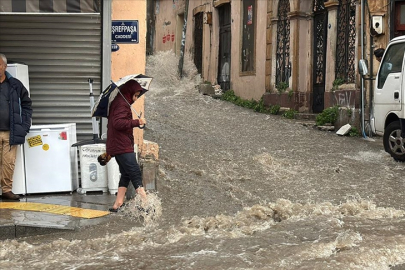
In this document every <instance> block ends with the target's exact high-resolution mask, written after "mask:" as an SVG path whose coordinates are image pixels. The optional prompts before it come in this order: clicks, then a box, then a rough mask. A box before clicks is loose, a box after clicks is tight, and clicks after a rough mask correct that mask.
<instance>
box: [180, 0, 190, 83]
mask: <svg viewBox="0 0 405 270" xmlns="http://www.w3.org/2000/svg"><path fill="white" fill-rule="evenodd" d="M188 2H189V0H186V7H185V10H184V25H183V34H182V37H181V47H180V59H179V71H178V73H179V78H180V79H181V78H182V77H183V64H184V49H185V45H186V30H187V17H188Z"/></svg>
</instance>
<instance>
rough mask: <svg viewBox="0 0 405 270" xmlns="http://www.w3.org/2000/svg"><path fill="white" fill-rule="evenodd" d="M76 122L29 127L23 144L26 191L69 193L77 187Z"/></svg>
mask: <svg viewBox="0 0 405 270" xmlns="http://www.w3.org/2000/svg"><path fill="white" fill-rule="evenodd" d="M74 143H76V125H75V124H60V125H41V126H31V129H30V132H29V133H28V134H27V136H26V140H25V143H24V161H25V182H26V191H27V194H33V193H50V192H72V191H74V190H76V189H77V187H78V162H77V149H76V147H71V146H72V144H74Z"/></svg>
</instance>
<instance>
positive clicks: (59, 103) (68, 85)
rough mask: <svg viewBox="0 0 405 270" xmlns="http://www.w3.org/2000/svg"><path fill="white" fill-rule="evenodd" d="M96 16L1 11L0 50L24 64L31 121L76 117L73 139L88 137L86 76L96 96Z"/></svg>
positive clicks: (98, 24) (98, 36) (68, 120)
mask: <svg viewBox="0 0 405 270" xmlns="http://www.w3.org/2000/svg"><path fill="white" fill-rule="evenodd" d="M101 40H102V24H101V16H100V14H98V13H93V14H66V13H65V14H41V13H37V14H33V13H31V14H22V13H19V14H15V13H14V14H1V18H0V53H4V54H5V55H6V56H7V59H8V61H9V62H17V63H25V64H27V65H28V70H29V80H30V94H31V99H32V108H33V116H32V122H33V124H34V125H44V124H62V123H76V127H77V137H78V141H81V140H85V139H91V138H93V131H92V122H91V115H90V98H89V93H90V91H89V84H88V79H89V78H92V79H93V80H94V83H93V92H94V94H95V96H96V99H97V98H98V95H99V93H100V90H101V89H100V85H101V83H100V81H101V61H102V54H101V51H102V49H101V46H102V44H101Z"/></svg>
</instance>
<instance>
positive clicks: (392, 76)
mask: <svg viewBox="0 0 405 270" xmlns="http://www.w3.org/2000/svg"><path fill="white" fill-rule="evenodd" d="M404 53H405V36H401V37H397V38H394V39H392V40H391V41H390V43H389V44H388V46H387V48H386V50H385V52H384V56H383V58H382V60H381V64H380V67H379V69H378V73H377V77H376V80H375V87H374V92H373V101H372V110H371V116H370V125H371V128H372V131H373V132H374V133H375V134H378V135H381V136H383V142H384V149H385V151H387V152H388V153H389V154H390V155H391V156H392V157H393V158H394V159H395V160H397V161H405V138H403V137H402V136H401V124H400V122H401V120H400V119H403V121H404V124H405V109H404V108H405V107H404V105H405V104H404V102H405V91H404V88H405V76H404V72H405V66H404ZM403 129H404V131H405V125H404V127H403ZM404 134H405V132H404ZM404 136H405V135H404Z"/></svg>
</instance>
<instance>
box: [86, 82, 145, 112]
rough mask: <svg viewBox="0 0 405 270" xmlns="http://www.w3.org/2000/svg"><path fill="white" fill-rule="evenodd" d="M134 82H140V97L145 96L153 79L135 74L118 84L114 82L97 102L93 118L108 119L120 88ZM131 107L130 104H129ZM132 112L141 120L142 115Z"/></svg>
mask: <svg viewBox="0 0 405 270" xmlns="http://www.w3.org/2000/svg"><path fill="white" fill-rule="evenodd" d="M131 80H134V81H136V82H138V83H139V84H140V85H141V87H142V91H141V94H140V95H139V96H142V95H143V94H145V93H146V92H147V91H148V90H149V87H150V83H151V82H152V77H148V76H145V75H142V74H133V75H128V76H125V77H123V78H121V79H120V80H119V81H117V82H112V83H111V84H110V85H109V86H108V87H107V88H106V89H105V90H104V91H103V92H102V93H101V95H100V97H99V99H98V100H97V102H96V103H95V104H94V106H93V109H92V112H91V116H93V117H108V113H109V109H110V104H111V102H112V101H113V100H114V99H115V97H116V96H117V95H118V94H120V95H122V94H121V92H120V88H121V87H122V86H124V85H125V84H126V83H127V82H129V81H131ZM128 105H129V104H128ZM131 110H132V111H133V112H135V114H136V115H137V116H138V118H140V115H139V114H138V113H137V112H136V111H135V110H134V109H133V108H132V107H131Z"/></svg>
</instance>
